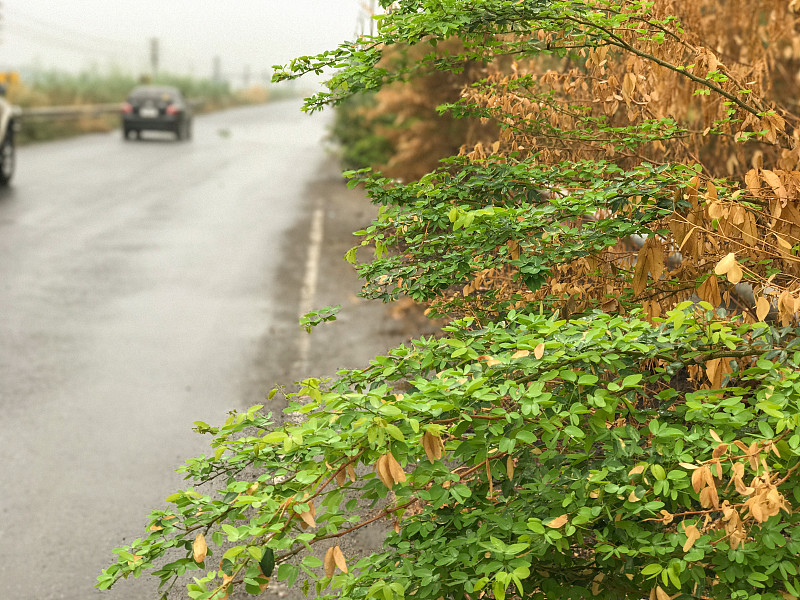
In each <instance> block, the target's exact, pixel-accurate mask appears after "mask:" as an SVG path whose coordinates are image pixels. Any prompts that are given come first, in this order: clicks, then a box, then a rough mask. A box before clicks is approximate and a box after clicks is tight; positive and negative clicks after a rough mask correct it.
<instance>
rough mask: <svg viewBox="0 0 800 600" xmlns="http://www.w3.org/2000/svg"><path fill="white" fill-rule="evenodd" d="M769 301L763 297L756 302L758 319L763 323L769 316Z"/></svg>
mask: <svg viewBox="0 0 800 600" xmlns="http://www.w3.org/2000/svg"><path fill="white" fill-rule="evenodd" d="M769 308H770V304H769V300H767V299H766V298H765V297H764V296H761V297H760V298H759V299H758V300H756V318H757V319H758V320H759V321H761V322H762V323H763V321H764V319H766V318H767V315H769Z"/></svg>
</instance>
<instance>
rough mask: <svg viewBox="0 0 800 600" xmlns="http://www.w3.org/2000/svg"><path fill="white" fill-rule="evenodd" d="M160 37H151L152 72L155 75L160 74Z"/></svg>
mask: <svg viewBox="0 0 800 600" xmlns="http://www.w3.org/2000/svg"><path fill="white" fill-rule="evenodd" d="M158 55H159V47H158V38H157V37H154V38H150V72H151V73H152V74H153V76H154V77H155V76H156V75H158V58H159V56H158Z"/></svg>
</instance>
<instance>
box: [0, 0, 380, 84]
mask: <svg viewBox="0 0 800 600" xmlns="http://www.w3.org/2000/svg"><path fill="white" fill-rule="evenodd" d="M374 3H375V2H374V0H61V1H57V0H2V3H1V4H0V13H2V23H1V24H0V69H5V70H8V69H17V70H21V71H23V72H24V71H25V70H27V69H29V68H32V67H33V68H43V69H49V68H58V69H63V70H69V71H79V70H82V69H87V68H97V69H100V70H101V71H105V70H107V69H110V68H112V67H119V68H121V69H122V70H124V71H127V72H131V73H133V74H140V73H144V72H149V70H150V62H151V57H150V40H151V39H152V38H158V40H159V67H160V69H161V70H164V71H169V72H173V73H179V74H192V75H195V76H197V77H208V76H211V74H212V71H213V63H214V57H215V56H219V59H220V64H221V69H222V72H223V73H224V74H225V75H227V76H228V77H231V78H234V79H235V80H236V79H239V80H241V77H242V74H243V73H244V72H245V70H246V69H249V70H250V73H251V76H252V78H253V81H255V80H263V76H264V74H265V73H266V72H267V71H271V67H272V65H274V64H283V63H286V62H288V61H289V60H291V59H292V58H293V57H295V56H299V55H305V54H313V53H316V52H321V51H323V50H327V49H331V48H333V47H335V46H336V44H337V43H338V42H340V41H342V40H350V39H353V38H354V37H355V35H356V34H358V33H360V32H362V31H364V28H367V30H368V28H369V20H368V18H367V16H366V15H367V13H368V11H369V7H370V6H371V5H373V4H374Z"/></svg>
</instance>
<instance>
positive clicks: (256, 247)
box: [0, 101, 327, 600]
mask: <svg viewBox="0 0 800 600" xmlns="http://www.w3.org/2000/svg"><path fill="white" fill-rule="evenodd" d="M298 106H299V102H298V101H292V102H282V103H275V104H269V105H266V106H259V107H249V108H243V109H236V110H232V111H226V112H223V113H218V114H214V115H209V116H204V117H201V118H198V119H197V120H196V123H195V134H194V139H193V140H192V141H191V142H188V143H187V142H183V143H176V142H174V141H173V140H172V139H171V137H170V136H168V135H159V134H151V136H150V137H149V138H147V139H145V140H143V141H141V142H134V141H130V142H123V140H122V139H121V135H120V134H119V132H114V133H113V134H108V135H92V136H86V137H82V138H79V139H73V140H68V141H63V142H54V143H48V144H42V145H38V146H32V147H27V148H22V149H20V150H19V152H18V170H17V175H16V179H15V182H14V185H13V187H12V188H11V189H10V190H6V191H2V192H0V597H2V598H9V599H19V600H22V599H28V598H30V599H36V600H51V599H55V598H67V599H70V600H72V599H76V600H78V599H83V598H107V599H108V600H122V599H133V598H136V599H138V598H148V597H153V592H154V588H155V586H154V583H153V582H150V581H145V582H141V581H137V582H134V583H133V584H130V583H128V582H126V583H125V585H120V586H118V587H115V588H114V589H112V590H111V591H110V592H104V593H101V592H98V591H96V590H93V589H92V585H93V584H94V579H95V577H96V576H97V574H98V572H99V570H100V569H101V568H103V567H105V566H107V565H108V564H109V563H110V560H111V553H110V550H111V549H112V548H113V547H115V546H117V545H120V544H123V543H125V542H130V540H131V538H132V537H134V536H135V535H137V532H142V531H143V525H144V520H145V516H146V515H147V514H148V512H149V511H150V510H151V509H153V508H157V507H160V506H161V505H162V504H163V502H162V501H163V498H164V497H165V495H167V494H168V493H170V492H171V491H172V490H174V489H177V488H179V487H185V484H184V482H183V481H182V480H181V479H180V477H179V476H178V475H177V474H175V473H174V472H173V471H172V469H173V468H174V467H175V466H176V465H177V464H179V463H180V462H182V460H183V459H184V458H186V457H187V456H192V455H195V454H199V453H202V452H204V451H206V449H207V446H206V444H207V440H205V439H203V438H200V437H198V436H197V435H196V434H193V433H192V432H191V427H192V422H193V421H195V420H204V421H207V422H212V423H218V422H220V421H222V420H223V419H224V417H225V412H226V411H227V410H229V409H231V408H242V407H246V406H249V405H251V404H255V403H259V402H262V401H263V396H264V392H265V390H264V389H261V388H259V387H258V386H255V385H253V382H252V381H251V379H252V378H251V377H250V375H249V374H248V373H247V371H248V370H249V369H252V366H253V363H254V361H256V360H257V358H258V356H259V353H263V348H262V346H263V343H264V338H265V336H267V335H268V332H269V329H270V328H271V327H273V328H274V327H275V320H276V319H278V318H279V317H280V315H279V313H280V312H281V311H282V312H284V313H286V312H287V311H286V307H285V306H278V305H277V304H278V303H276V302H275V293H274V288H275V285H276V284H275V281H276V277H277V275H278V272H279V270H280V269H284V270H285V269H287V261H290V260H293V259H292V257H291V256H287V255H286V246H285V243H283V244H282V242H284V241H285V235H286V232H287V231H289V230H290V229H291V228H295V229H297V230H299V231H302V230H303V226H302V223H303V220H304V219H308V218H309V214H308V213H309V206H308V204H309V200H308V198H306V197H305V195H304V194H305V193H306V191H305V190H306V189H307V187H308V184H309V181H313V179H314V177H315V174H316V169H317V167H318V165H319V164H320V162H321V161H322V160H323V150H322V149H321V147H320V144H319V141H320V139H321V138H322V137H323V136H324V135H325V126H326V121H327V117H326V116H321V117H308V116H306V115H303V114H302V113H300V112H299V110H298ZM298 246H299V248H298V249H297V253H298V254H301V251H302V244H298ZM297 264H298V265H299V267H298V268H301V269H302V265H303V260H299V259H298V260H297ZM288 314H289V316H293V315H292V310H291V309H290V310H289V311H288ZM294 318H295V324H296V317H294ZM281 354H283V355H284V358H286V359H291V357H290V356H285V354H286V353H281Z"/></svg>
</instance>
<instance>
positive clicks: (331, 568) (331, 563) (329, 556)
mask: <svg viewBox="0 0 800 600" xmlns="http://www.w3.org/2000/svg"><path fill="white" fill-rule="evenodd" d="M336 547H337V548H338V546H336ZM333 548H334V546H331V547H330V548H328V551H327V552H325V560H323V561H322V564H323V565H324V567H325V577H333V574H334V572H335V571H336V559H335V558H334V556H333Z"/></svg>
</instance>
